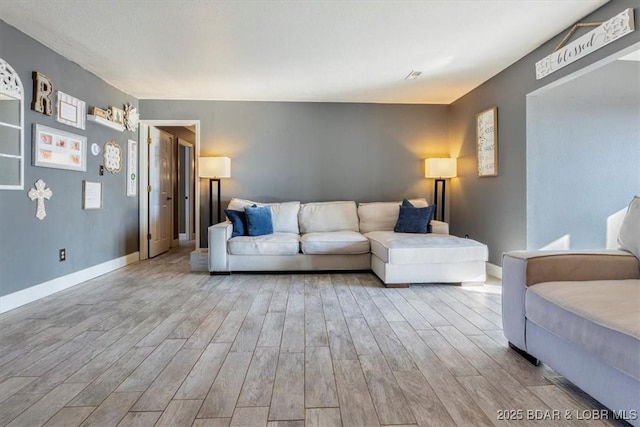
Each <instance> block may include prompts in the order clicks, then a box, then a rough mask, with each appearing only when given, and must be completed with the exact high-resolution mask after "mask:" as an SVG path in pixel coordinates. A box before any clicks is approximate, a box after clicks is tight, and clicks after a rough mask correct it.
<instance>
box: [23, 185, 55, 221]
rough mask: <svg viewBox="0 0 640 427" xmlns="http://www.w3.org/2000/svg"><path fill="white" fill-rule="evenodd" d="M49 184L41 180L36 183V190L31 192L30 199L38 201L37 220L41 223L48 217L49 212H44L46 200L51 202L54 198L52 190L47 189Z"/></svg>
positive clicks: (33, 189)
mask: <svg viewBox="0 0 640 427" xmlns="http://www.w3.org/2000/svg"><path fill="white" fill-rule="evenodd" d="M46 186H47V184H46V183H45V182H44V181H43V180H41V179H39V180H37V181H36V188H32V189H30V190H29V198H30V199H31V200H38V205H37V206H38V208H37V210H36V218H38V219H39V220H40V221H42V220H43V219H44V217H45V216H47V212H46V211H45V210H44V199H47V200H49V199H50V198H51V196H53V191H51V189H50V188H46V189H45V187H46Z"/></svg>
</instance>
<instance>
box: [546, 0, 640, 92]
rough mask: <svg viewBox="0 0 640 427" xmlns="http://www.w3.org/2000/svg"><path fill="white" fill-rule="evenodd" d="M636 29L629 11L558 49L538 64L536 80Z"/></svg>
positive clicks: (631, 12)
mask: <svg viewBox="0 0 640 427" xmlns="http://www.w3.org/2000/svg"><path fill="white" fill-rule="evenodd" d="M634 29H635V26H634V22H633V9H627V10H625V11H624V12H621V13H619V14H618V15H616V16H614V17H613V18H611V19H609V20H608V21H605V22H603V23H602V24H601V25H600V26H598V27H596V28H595V29H593V30H592V31H589V32H588V33H587V34H585V35H584V36H582V37H580V38H579V39H577V40H575V41H573V42H571V43H569V44H568V45H566V46H565V47H563V48H562V49H558V50H557V51H555V52H553V53H552V54H551V55H549V56H547V57H546V58H543V59H541V60H540V61H538V62H536V79H537V80H540V79H541V78H543V77H545V76H548V75H549V74H551V73H553V72H555V71H557V70H559V69H560V68H562V67H564V66H567V65H569V64H571V63H572V62H574V61H577V60H578V59H580V58H582V57H584V56H587V55H589V54H590V53H593V52H595V51H596V50H598V49H600V48H601V47H603V46H606V45H608V44H609V43H611V42H612V41H614V40H617V39H619V38H620V37H623V36H625V35H627V34H629V33H632V32H633V31H634Z"/></svg>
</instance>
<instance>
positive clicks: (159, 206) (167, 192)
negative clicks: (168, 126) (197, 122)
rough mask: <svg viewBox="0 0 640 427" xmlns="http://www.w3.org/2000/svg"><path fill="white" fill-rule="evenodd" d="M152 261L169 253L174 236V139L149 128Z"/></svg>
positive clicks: (150, 240) (151, 127)
mask: <svg viewBox="0 0 640 427" xmlns="http://www.w3.org/2000/svg"><path fill="white" fill-rule="evenodd" d="M148 142H149V258H152V257H154V256H157V255H160V254H161V253H163V252H166V251H168V250H169V247H170V246H171V240H172V236H173V221H172V215H173V193H172V191H173V186H172V182H171V177H172V175H171V164H172V163H171V152H172V151H171V147H172V146H173V136H172V135H169V134H168V133H166V132H163V131H161V130H160V129H158V128H155V127H153V126H150V127H149V141H148Z"/></svg>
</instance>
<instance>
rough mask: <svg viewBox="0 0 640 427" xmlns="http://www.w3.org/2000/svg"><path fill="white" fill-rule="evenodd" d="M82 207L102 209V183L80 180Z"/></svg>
mask: <svg viewBox="0 0 640 427" xmlns="http://www.w3.org/2000/svg"><path fill="white" fill-rule="evenodd" d="M82 209H102V183H101V182H94V181H82Z"/></svg>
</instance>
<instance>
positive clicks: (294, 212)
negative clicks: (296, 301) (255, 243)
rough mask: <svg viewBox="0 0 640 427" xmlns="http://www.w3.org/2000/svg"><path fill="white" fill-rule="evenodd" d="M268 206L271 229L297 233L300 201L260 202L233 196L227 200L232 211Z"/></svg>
mask: <svg viewBox="0 0 640 427" xmlns="http://www.w3.org/2000/svg"><path fill="white" fill-rule="evenodd" d="M253 205H256V206H270V207H271V216H272V218H273V231H274V232H276V233H295V234H299V233H300V230H299V228H298V211H299V210H300V202H283V203H260V202H253V201H251V200H245V199H236V198H233V199H231V201H230V202H229V208H228V209H231V210H234V211H244V208H246V207H247V206H253Z"/></svg>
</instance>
